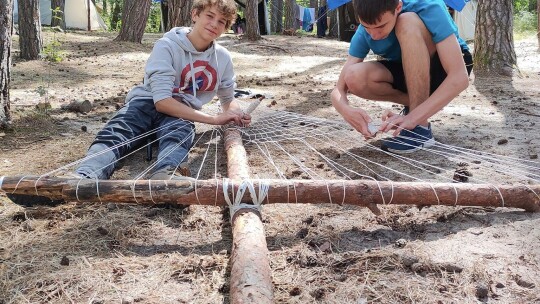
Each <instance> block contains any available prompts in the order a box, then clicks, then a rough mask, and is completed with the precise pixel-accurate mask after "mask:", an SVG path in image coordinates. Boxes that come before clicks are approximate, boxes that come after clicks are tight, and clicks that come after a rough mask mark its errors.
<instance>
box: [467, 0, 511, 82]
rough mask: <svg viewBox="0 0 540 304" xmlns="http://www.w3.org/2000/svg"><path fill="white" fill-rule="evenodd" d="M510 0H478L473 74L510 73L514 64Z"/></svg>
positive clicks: (509, 74)
mask: <svg viewBox="0 0 540 304" xmlns="http://www.w3.org/2000/svg"><path fill="white" fill-rule="evenodd" d="M513 15H514V14H513V6H512V0H479V1H478V11H477V13H476V31H475V35H474V36H475V40H474V74H475V75H476V76H477V77H483V76H488V75H494V74H498V75H504V76H512V73H513V70H514V68H515V66H516V62H517V59H516V53H515V51H514V34H513V28H514V23H513V22H514V21H513Z"/></svg>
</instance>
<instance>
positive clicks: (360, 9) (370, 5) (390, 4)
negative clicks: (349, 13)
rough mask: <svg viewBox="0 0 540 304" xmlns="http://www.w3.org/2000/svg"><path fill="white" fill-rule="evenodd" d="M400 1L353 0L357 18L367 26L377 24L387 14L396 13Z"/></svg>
mask: <svg viewBox="0 0 540 304" xmlns="http://www.w3.org/2000/svg"><path fill="white" fill-rule="evenodd" d="M398 4H399V0H353V6H354V12H355V13H356V17H357V18H358V19H360V20H362V22H364V23H367V24H375V23H377V22H378V21H380V20H381V16H382V15H383V14H384V13H386V12H391V13H392V14H393V13H394V10H395V9H396V7H397V6H398Z"/></svg>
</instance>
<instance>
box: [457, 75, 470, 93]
mask: <svg viewBox="0 0 540 304" xmlns="http://www.w3.org/2000/svg"><path fill="white" fill-rule="evenodd" d="M458 85H459V88H460V92H462V91H464V90H465V89H466V88H468V87H469V75H468V74H467V73H464V74H461V75H460V77H459V81H458Z"/></svg>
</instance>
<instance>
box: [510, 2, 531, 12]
mask: <svg viewBox="0 0 540 304" xmlns="http://www.w3.org/2000/svg"><path fill="white" fill-rule="evenodd" d="M512 4H513V5H514V12H516V13H517V12H522V11H527V10H528V9H529V0H512Z"/></svg>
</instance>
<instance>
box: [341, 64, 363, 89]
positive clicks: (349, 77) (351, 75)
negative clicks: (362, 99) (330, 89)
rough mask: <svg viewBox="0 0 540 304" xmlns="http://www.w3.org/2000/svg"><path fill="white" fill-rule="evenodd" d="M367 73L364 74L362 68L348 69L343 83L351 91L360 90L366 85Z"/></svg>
mask: <svg viewBox="0 0 540 304" xmlns="http://www.w3.org/2000/svg"><path fill="white" fill-rule="evenodd" d="M367 76H368V75H366V73H365V71H364V69H361V68H356V69H349V70H347V71H346V73H345V77H344V80H345V83H346V84H347V87H348V88H349V90H351V91H362V90H364V89H366V88H367V86H368V83H367V81H368V77H367Z"/></svg>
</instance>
